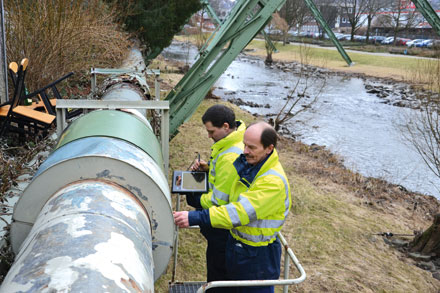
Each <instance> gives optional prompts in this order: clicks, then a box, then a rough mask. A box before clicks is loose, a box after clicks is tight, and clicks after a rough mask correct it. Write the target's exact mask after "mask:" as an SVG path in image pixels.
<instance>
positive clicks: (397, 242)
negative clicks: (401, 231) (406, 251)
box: [391, 238, 409, 248]
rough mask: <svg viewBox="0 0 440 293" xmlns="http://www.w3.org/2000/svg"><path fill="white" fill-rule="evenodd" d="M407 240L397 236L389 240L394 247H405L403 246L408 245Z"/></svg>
mask: <svg viewBox="0 0 440 293" xmlns="http://www.w3.org/2000/svg"><path fill="white" fill-rule="evenodd" d="M408 243H409V242H408V241H404V240H402V239H398V238H395V239H392V240H391V244H392V245H393V246H395V247H399V248H400V247H405V246H408Z"/></svg>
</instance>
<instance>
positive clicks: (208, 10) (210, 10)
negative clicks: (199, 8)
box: [200, 0, 222, 25]
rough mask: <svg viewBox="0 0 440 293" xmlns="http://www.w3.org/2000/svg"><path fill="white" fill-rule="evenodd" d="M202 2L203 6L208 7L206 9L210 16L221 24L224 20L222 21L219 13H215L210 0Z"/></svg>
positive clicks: (202, 0)
mask: <svg viewBox="0 0 440 293" xmlns="http://www.w3.org/2000/svg"><path fill="white" fill-rule="evenodd" d="M200 2H201V3H202V5H203V7H205V8H206V11H207V12H208V14H209V16H210V17H211V18H212V19H213V20H215V22H217V23H218V24H219V25H221V24H222V22H221V21H220V18H218V16H217V14H216V13H215V11H214V9H213V8H212V6H211V5H210V4H209V2H208V0H201V1H200Z"/></svg>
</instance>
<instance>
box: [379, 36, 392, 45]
mask: <svg viewBox="0 0 440 293" xmlns="http://www.w3.org/2000/svg"><path fill="white" fill-rule="evenodd" d="M392 43H394V37H388V38H386V39H385V40H383V41H382V43H381V44H384V45H389V44H392Z"/></svg>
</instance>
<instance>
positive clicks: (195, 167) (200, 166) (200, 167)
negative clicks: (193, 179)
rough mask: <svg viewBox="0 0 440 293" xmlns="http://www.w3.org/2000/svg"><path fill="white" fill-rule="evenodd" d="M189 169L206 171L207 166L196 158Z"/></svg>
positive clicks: (207, 169)
mask: <svg viewBox="0 0 440 293" xmlns="http://www.w3.org/2000/svg"><path fill="white" fill-rule="evenodd" d="M190 170H191V171H204V172H208V171H209V166H208V163H207V162H205V161H203V160H200V161H199V160H196V161H195V162H194V164H193V165H192V166H191V168H190Z"/></svg>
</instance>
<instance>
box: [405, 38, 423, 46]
mask: <svg viewBox="0 0 440 293" xmlns="http://www.w3.org/2000/svg"><path fill="white" fill-rule="evenodd" d="M423 41H424V40H423V39H414V40H412V41H409V42H407V43H406V45H407V46H408V47H417V44H422V42H423Z"/></svg>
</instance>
